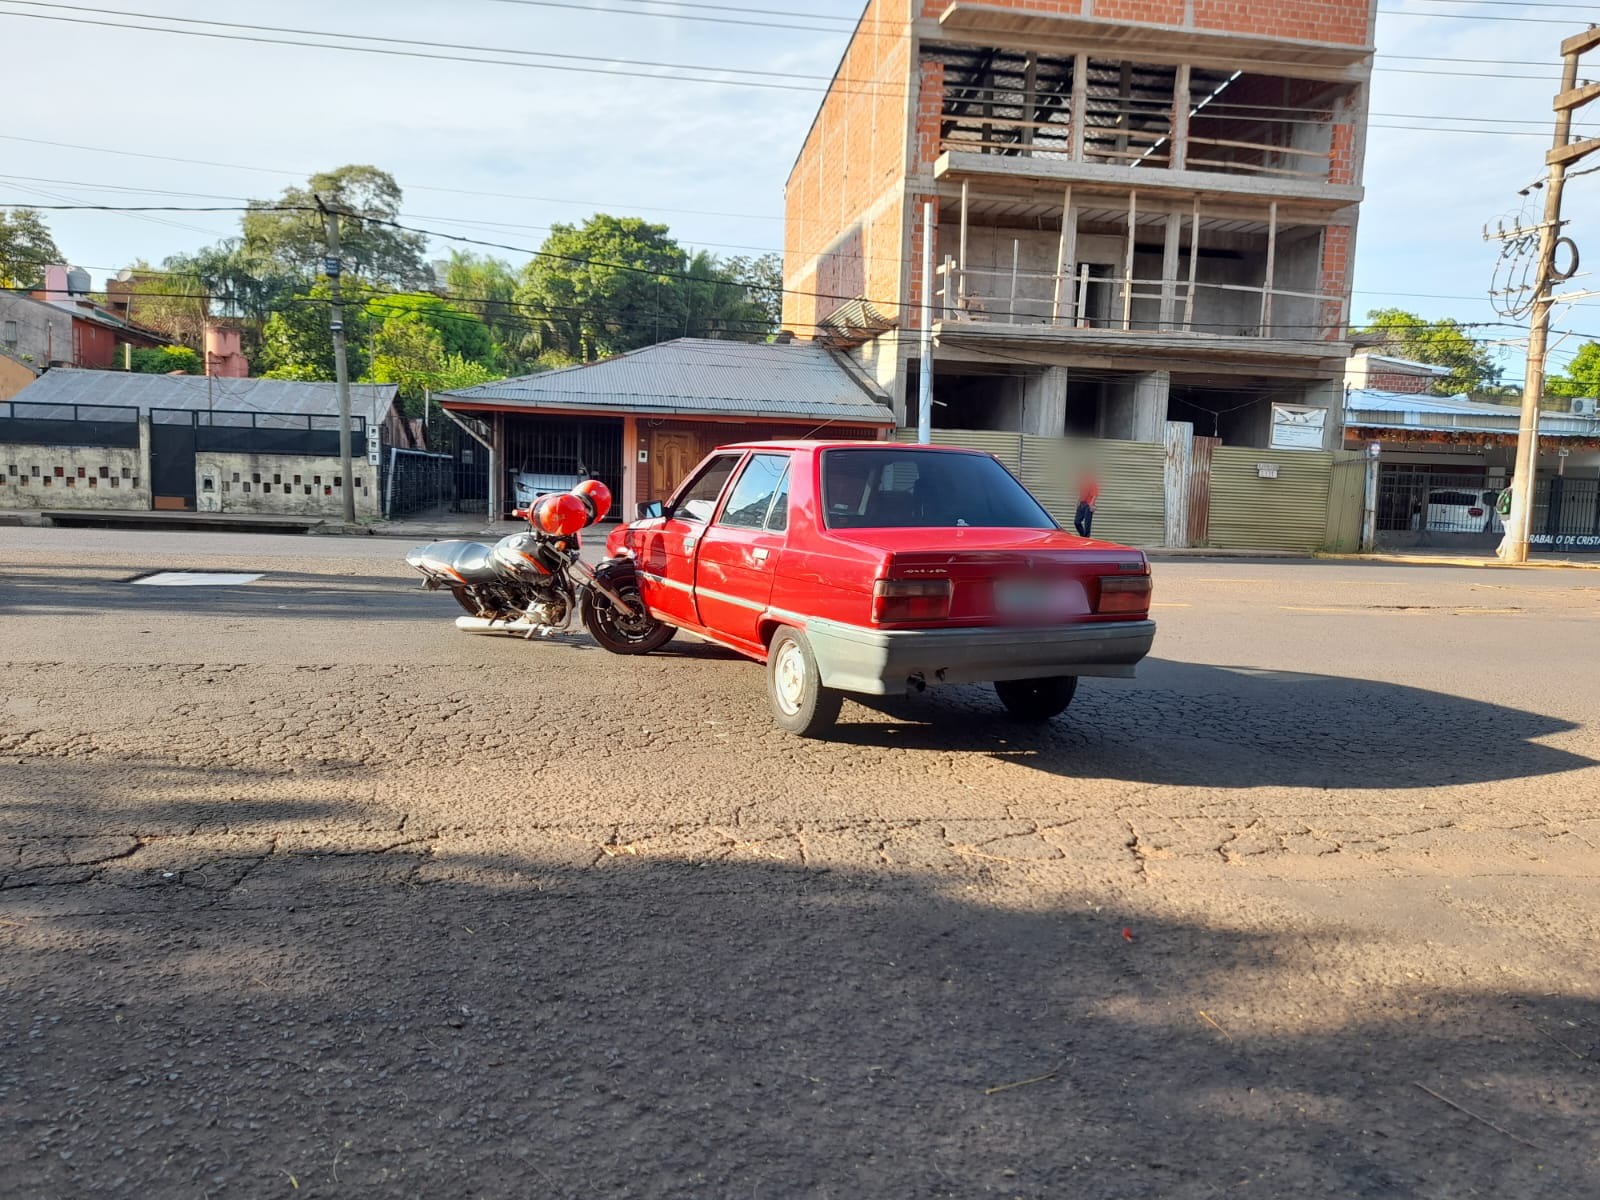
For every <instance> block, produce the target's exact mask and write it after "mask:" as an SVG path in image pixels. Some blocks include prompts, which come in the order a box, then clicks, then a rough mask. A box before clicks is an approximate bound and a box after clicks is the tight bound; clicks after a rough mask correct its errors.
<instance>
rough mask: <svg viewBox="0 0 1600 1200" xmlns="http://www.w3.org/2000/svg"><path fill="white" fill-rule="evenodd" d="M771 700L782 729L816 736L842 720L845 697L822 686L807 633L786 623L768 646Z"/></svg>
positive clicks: (802, 734)
mask: <svg viewBox="0 0 1600 1200" xmlns="http://www.w3.org/2000/svg"><path fill="white" fill-rule="evenodd" d="M767 699H768V700H769V701H770V702H771V704H772V719H773V720H774V721H775V722H776V723H777V725H778V728H779V729H783V730H786V731H787V732H789V733H796V734H799V735H800V736H801V737H816V736H817V735H818V734H821V733H823V732H824V731H826V730H827V729H828V728H829V727H830V726H832V725H833V723H834V722H835V721H837V720H838V719H839V707H840V705H841V703H842V702H843V700H844V697H843V696H841V695H840V694H839V693H838V692H836V691H834V690H833V689H832V688H826V687H823V686H822V675H821V673H820V672H819V671H818V670H817V659H816V656H815V655H813V654H812V653H811V643H810V642H808V641H807V640H806V635H805V634H803V633H801V632H800V631H799V630H798V629H791V628H789V627H788V626H784V627H783V628H780V629H779V630H778V632H777V633H775V634H774V635H773V637H772V643H771V645H770V646H769V647H768V648H767Z"/></svg>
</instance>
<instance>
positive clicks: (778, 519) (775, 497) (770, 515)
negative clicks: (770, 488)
mask: <svg viewBox="0 0 1600 1200" xmlns="http://www.w3.org/2000/svg"><path fill="white" fill-rule="evenodd" d="M788 528H789V468H788V467H787V466H786V467H784V469H783V478H782V480H780V481H779V483H778V490H777V491H776V492H774V493H773V494H772V507H771V508H770V509H769V510H768V511H767V530H768V531H769V532H771V533H782V532H783V531H784V530H786V529H788Z"/></svg>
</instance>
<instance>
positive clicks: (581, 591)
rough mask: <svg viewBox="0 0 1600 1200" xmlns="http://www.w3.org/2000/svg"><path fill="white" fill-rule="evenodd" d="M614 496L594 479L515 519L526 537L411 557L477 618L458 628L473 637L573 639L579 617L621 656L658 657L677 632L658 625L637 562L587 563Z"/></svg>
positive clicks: (441, 547)
mask: <svg viewBox="0 0 1600 1200" xmlns="http://www.w3.org/2000/svg"><path fill="white" fill-rule="evenodd" d="M610 508H611V491H610V489H609V488H607V487H606V485H605V484H603V483H601V482H600V481H599V480H598V479H586V480H584V481H583V482H582V483H580V484H578V485H577V486H576V487H574V488H573V489H572V490H571V491H568V492H559V493H553V494H549V495H544V496H540V497H539V498H538V499H537V500H535V501H534V502H533V503H532V504H530V505H529V506H528V507H527V508H525V509H518V510H516V513H515V515H516V516H518V517H524V518H526V519H527V521H528V530H527V532H526V533H513V534H510V535H509V536H507V537H503V538H501V539H500V540H499V541H497V542H495V543H494V544H492V545H490V544H487V543H484V542H468V541H448V542H431V543H429V544H428V545H426V546H418V547H417V548H416V549H415V550H413V551H411V552H410V553H409V554H407V555H406V562H407V563H408V564H409V565H410V566H412V567H415V568H416V569H417V570H418V571H420V572H422V575H423V584H422V586H423V587H424V588H426V589H427V590H429V591H436V590H438V589H440V588H444V589H447V590H448V591H449V592H450V594H451V595H452V596H454V597H455V599H456V602H457V603H459V604H460V605H461V607H462V608H464V609H466V610H467V614H468V615H467V616H464V617H457V618H456V628H458V629H465V630H467V631H469V632H472V633H519V634H521V635H522V636H523V637H525V638H534V637H541V638H545V637H551V636H553V635H554V634H557V633H562V632H565V631H566V630H567V629H568V628H570V627H571V625H572V620H573V617H574V616H577V617H579V619H581V620H582V622H583V627H584V628H585V629H587V630H588V631H589V634H590V636H591V637H593V638H594V640H595V641H596V642H598V643H599V644H600V645H601V646H602V647H603V648H604V649H606V650H609V651H611V653H613V654H648V653H650V651H652V650H657V649H660V648H661V647H662V646H664V645H666V644H667V643H668V642H669V641H671V640H672V637H673V634H675V633H676V632H677V630H676V629H674V628H673V627H672V626H671V625H668V624H665V623H664V622H661V621H657V620H656V619H655V618H653V617H652V616H651V615H650V612H649V610H648V609H647V608H646V607H645V604H644V599H643V597H642V596H640V594H639V581H638V577H637V575H636V573H635V571H634V566H633V563H631V562H627V561H615V562H607V563H602V564H601V565H600V566H599V567H598V568H596V567H591V566H590V565H589V564H588V563H586V562H584V561H583V559H582V558H581V557H580V556H579V551H580V550H581V548H582V543H581V541H580V540H579V537H578V532H579V530H581V529H584V528H587V527H588V526H590V525H593V524H595V523H596V522H597V521H600V520H602V519H603V518H604V517H605V515H606V513H607V512H609V511H610Z"/></svg>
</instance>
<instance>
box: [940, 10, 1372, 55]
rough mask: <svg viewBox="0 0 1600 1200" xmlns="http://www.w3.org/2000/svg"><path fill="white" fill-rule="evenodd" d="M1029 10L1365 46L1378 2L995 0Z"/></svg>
mask: <svg viewBox="0 0 1600 1200" xmlns="http://www.w3.org/2000/svg"><path fill="white" fill-rule="evenodd" d="M993 2H994V3H998V4H1000V5H1003V6H1004V7H1006V8H1015V9H1021V10H1024V11H1027V12H1039V13H1064V14H1067V15H1070V16H1084V17H1095V18H1098V19H1101V20H1107V21H1129V22H1133V23H1137V24H1142V25H1172V26H1179V27H1181V26H1184V25H1189V26H1190V27H1191V28H1194V29H1203V30H1213V31H1220V32H1224V33H1244V34H1250V35H1253V36H1256V37H1279V38H1298V39H1300V40H1302V41H1313V42H1328V43H1332V44H1335V45H1348V46H1361V45H1365V44H1366V42H1367V31H1368V27H1369V22H1370V20H1371V16H1372V9H1373V6H1374V5H1373V0H1192V4H1193V9H1194V15H1193V18H1192V20H1190V19H1189V17H1188V13H1187V10H1188V8H1189V4H1186V3H1185V0H993ZM948 6H949V4H948V0H922V5H921V13H922V15H923V16H924V17H928V18H934V19H937V18H938V16H939V14H940V13H941V12H943V11H944V10H945V9H946V8H947V7H948Z"/></svg>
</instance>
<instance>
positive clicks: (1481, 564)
mask: <svg viewBox="0 0 1600 1200" xmlns="http://www.w3.org/2000/svg"><path fill="white" fill-rule="evenodd" d="M1315 557H1316V558H1318V559H1322V560H1325V561H1328V562H1376V563H1396V564H1398V565H1401V566H1407V567H1478V568H1482V569H1485V570H1491V571H1600V562H1573V561H1572V560H1570V559H1548V560H1534V561H1530V562H1524V563H1508V562H1501V561H1500V560H1499V559H1496V558H1453V557H1447V556H1443V555H1424V554H1318V555H1316V556H1315Z"/></svg>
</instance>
